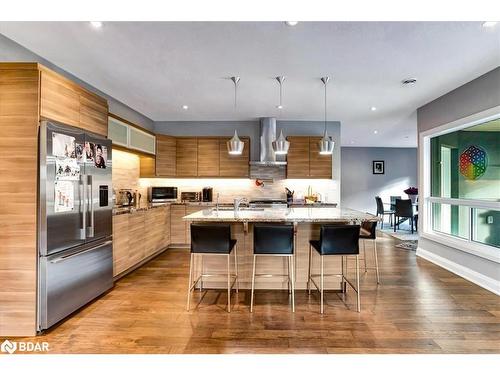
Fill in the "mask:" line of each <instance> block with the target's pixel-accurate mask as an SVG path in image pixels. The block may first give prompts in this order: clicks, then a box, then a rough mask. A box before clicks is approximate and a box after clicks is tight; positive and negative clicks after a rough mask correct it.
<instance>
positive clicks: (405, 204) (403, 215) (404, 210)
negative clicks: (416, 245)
mask: <svg viewBox="0 0 500 375" xmlns="http://www.w3.org/2000/svg"><path fill="white" fill-rule="evenodd" d="M400 219H403V220H402V221H400ZM406 219H408V220H409V221H410V225H411V233H412V234H413V224H414V222H415V220H414V214H413V204H412V203H411V200H410V199H396V211H395V213H394V232H396V227H397V229H399V224H401V222H403V221H405V220H406Z"/></svg>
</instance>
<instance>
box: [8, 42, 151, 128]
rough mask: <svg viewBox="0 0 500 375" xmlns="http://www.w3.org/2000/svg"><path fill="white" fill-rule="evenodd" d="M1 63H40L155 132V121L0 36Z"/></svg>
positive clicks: (125, 116)
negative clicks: (100, 97)
mask: <svg viewBox="0 0 500 375" xmlns="http://www.w3.org/2000/svg"><path fill="white" fill-rule="evenodd" d="M0 61H4V62H5V61H16V62H39V63H41V64H43V65H45V66H46V67H47V68H50V69H52V70H54V71H56V72H58V73H60V74H62V75H64V76H65V77H67V78H69V79H71V80H73V81H75V82H77V83H78V84H80V85H82V86H83V87H85V88H86V89H88V90H90V91H92V92H94V93H96V94H98V95H100V96H102V97H103V98H106V99H107V100H108V104H109V111H110V112H111V113H114V114H116V115H118V116H120V117H123V118H124V119H127V120H129V121H131V122H133V123H135V124H137V125H140V126H142V127H144V128H146V129H148V130H153V126H154V123H153V120H151V119H150V118H148V117H146V116H144V115H142V114H141V113H139V112H137V111H135V110H133V109H132V108H130V107H128V106H127V105H125V104H123V103H122V102H120V101H118V100H116V99H114V98H113V97H111V96H109V95H107V94H105V93H103V92H102V91H100V90H99V89H97V88H95V87H93V86H90V85H89V84H88V83H86V82H84V81H82V80H80V79H79V78H78V77H75V76H74V75H72V74H71V73H68V72H66V71H65V70H63V69H61V68H59V67H58V66H56V65H54V64H52V63H51V62H49V61H47V60H45V59H44V58H43V57H41V56H39V55H37V54H35V53H33V52H31V51H30V50H28V49H26V48H25V47H23V46H21V45H20V44H18V43H16V42H14V41H13V40H11V39H9V38H7V37H5V36H4V35H2V34H0Z"/></svg>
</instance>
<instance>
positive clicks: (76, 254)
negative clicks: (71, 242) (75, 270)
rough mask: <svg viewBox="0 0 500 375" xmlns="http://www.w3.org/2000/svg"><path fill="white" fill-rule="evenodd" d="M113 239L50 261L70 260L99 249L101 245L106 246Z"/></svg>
mask: <svg viewBox="0 0 500 375" xmlns="http://www.w3.org/2000/svg"><path fill="white" fill-rule="evenodd" d="M112 242H113V241H111V240H110V241H106V242H104V243H102V244H100V245H99V246H96V247H92V248H90V249H87V250H84V251H81V252H79V253H74V254H71V255H66V256H62V257H59V258H56V259H53V260H51V261H50V263H59V262H62V261H64V260H68V259H71V258H74V257H76V256H80V255H82V254H85V253H88V252H91V251H95V250H97V249H100V248H101V247H104V246H109V245H110V244H111V243H112Z"/></svg>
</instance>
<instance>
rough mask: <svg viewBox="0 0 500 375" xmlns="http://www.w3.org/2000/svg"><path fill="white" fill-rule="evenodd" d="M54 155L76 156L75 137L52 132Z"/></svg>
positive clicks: (63, 156)
mask: <svg viewBox="0 0 500 375" xmlns="http://www.w3.org/2000/svg"><path fill="white" fill-rule="evenodd" d="M52 155H53V156H56V157H62V158H76V156H77V155H76V148H75V137H72V136H70V135H66V134H61V133H52Z"/></svg>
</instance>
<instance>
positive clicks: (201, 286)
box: [200, 254, 205, 292]
mask: <svg viewBox="0 0 500 375" xmlns="http://www.w3.org/2000/svg"><path fill="white" fill-rule="evenodd" d="M200 257H201V274H200V292H201V291H202V290H203V274H204V273H205V267H204V263H203V254H201V255H200Z"/></svg>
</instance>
